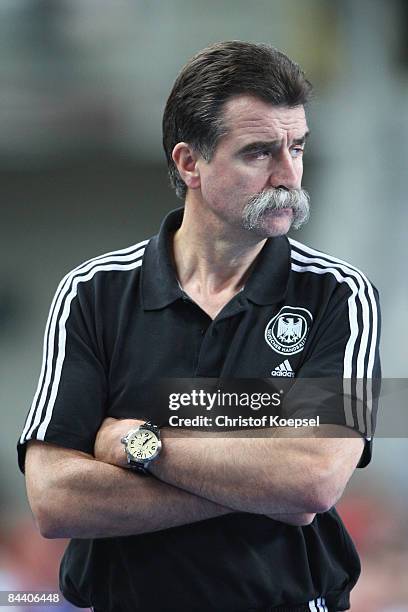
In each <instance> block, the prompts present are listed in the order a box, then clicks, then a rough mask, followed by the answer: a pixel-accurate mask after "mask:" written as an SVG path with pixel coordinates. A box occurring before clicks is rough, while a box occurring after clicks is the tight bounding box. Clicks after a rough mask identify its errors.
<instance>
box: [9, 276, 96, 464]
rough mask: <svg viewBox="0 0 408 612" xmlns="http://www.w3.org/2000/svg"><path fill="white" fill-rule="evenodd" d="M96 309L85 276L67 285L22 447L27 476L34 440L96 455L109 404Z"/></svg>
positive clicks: (54, 315) (56, 306) (48, 332)
mask: <svg viewBox="0 0 408 612" xmlns="http://www.w3.org/2000/svg"><path fill="white" fill-rule="evenodd" d="M94 303H95V301H94V300H93V296H92V283H91V282H89V281H88V278H87V275H86V274H85V271H84V272H81V270H77V271H76V272H75V273H70V274H68V275H67V276H66V277H65V278H64V279H63V280H62V281H61V283H60V285H59V287H58V289H57V292H56V294H55V297H54V300H53V302H52V304H51V308H50V312H49V316H48V320H47V325H46V329H45V334H44V347H43V361H42V367H41V373H40V377H39V381H38V387H37V390H36V393H35V396H34V399H33V402H32V404H31V408H30V410H29V412H28V415H27V418H26V421H25V424H24V428H23V431H22V434H21V437H20V439H19V441H18V445H17V450H18V460H19V467H20V469H21V470H22V471H24V461H25V451H26V444H27V442H28V441H29V440H42V441H44V442H50V443H53V444H57V445H59V446H62V447H66V448H71V449H75V450H80V451H83V452H86V453H90V454H92V453H93V446H94V440H95V437H96V432H97V431H98V429H99V426H100V424H101V422H102V420H103V418H104V414H105V410H106V401H107V399H106V398H107V383H106V367H105V364H104V358H103V350H102V346H101V341H100V339H99V338H98V334H97V330H96V325H95V317H94Z"/></svg>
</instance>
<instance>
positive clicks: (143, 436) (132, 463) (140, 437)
mask: <svg viewBox="0 0 408 612" xmlns="http://www.w3.org/2000/svg"><path fill="white" fill-rule="evenodd" d="M120 441H121V442H122V444H124V445H125V448H124V451H125V453H126V457H127V462H128V465H129V467H130V468H131V469H132V470H135V471H136V472H139V473H140V474H148V471H147V468H148V467H149V465H150V464H151V463H152V461H155V459H157V457H158V456H159V454H160V451H161V447H162V443H161V440H160V429H159V428H158V426H157V425H153V423H151V422H150V421H146V423H143V425H139V427H137V428H136V429H131V430H130V431H128V433H127V434H126V435H125V436H123V438H121V440H120Z"/></svg>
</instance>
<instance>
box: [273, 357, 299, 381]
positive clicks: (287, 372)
mask: <svg viewBox="0 0 408 612" xmlns="http://www.w3.org/2000/svg"><path fill="white" fill-rule="evenodd" d="M294 375H295V373H294V371H293V370H292V366H291V365H290V363H289V360H288V359H285V361H283V362H282V363H281V364H280V365H278V366H276V368H275V369H274V370H272V372H271V376H286V378H293V377H294Z"/></svg>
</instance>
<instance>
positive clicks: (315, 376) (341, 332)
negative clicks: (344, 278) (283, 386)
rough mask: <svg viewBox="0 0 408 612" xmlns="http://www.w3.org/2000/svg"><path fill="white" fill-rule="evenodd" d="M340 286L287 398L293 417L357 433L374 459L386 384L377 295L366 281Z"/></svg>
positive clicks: (366, 460)
mask: <svg viewBox="0 0 408 612" xmlns="http://www.w3.org/2000/svg"><path fill="white" fill-rule="evenodd" d="M354 287H355V284H354V283H350V284H347V283H343V284H341V285H339V286H338V289H337V291H336V292H334V293H333V297H332V299H331V301H330V302H329V304H328V306H327V308H326V309H325V311H324V313H323V314H322V315H321V317H320V319H319V320H318V321H316V322H315V324H314V327H313V328H312V333H311V340H310V343H309V345H308V349H307V352H306V354H305V357H304V361H303V363H302V365H301V367H300V369H299V371H298V373H297V379H296V381H295V384H294V385H293V387H292V389H291V391H290V393H289V394H288V398H287V400H286V402H285V403H286V405H287V410H288V412H290V414H291V416H301V417H303V418H304V417H316V416H317V415H318V416H319V421H320V424H337V425H343V426H346V427H350V428H352V429H354V430H355V431H358V432H359V433H360V434H361V435H362V436H363V437H364V438H365V448H364V452H363V454H362V457H361V460H360V462H359V464H358V467H365V466H366V465H367V464H368V463H369V462H370V460H371V454H372V438H373V435H374V431H375V426H376V418H377V410H378V398H379V393H380V384H381V366H380V357H379V339H380V327H381V318H380V306H379V298H378V291H377V290H376V288H375V287H373V285H371V283H370V282H369V281H368V280H367V279H365V277H364V282H363V281H361V285H360V286H359V287H358V288H356V289H355V288H354Z"/></svg>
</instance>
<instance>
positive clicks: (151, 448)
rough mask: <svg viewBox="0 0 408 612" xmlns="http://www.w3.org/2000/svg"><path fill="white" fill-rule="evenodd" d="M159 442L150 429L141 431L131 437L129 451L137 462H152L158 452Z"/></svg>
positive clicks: (128, 445) (128, 444)
mask: <svg viewBox="0 0 408 612" xmlns="http://www.w3.org/2000/svg"><path fill="white" fill-rule="evenodd" d="M158 445H159V440H158V438H157V436H156V434H154V433H153V432H152V431H150V430H149V429H140V430H139V431H137V432H136V433H135V434H133V435H132V436H131V438H130V439H129V441H128V443H127V450H128V452H129V454H130V455H131V456H132V459H134V460H135V461H150V460H151V459H152V458H153V457H154V456H155V455H156V454H157V452H158V450H157V449H158Z"/></svg>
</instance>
